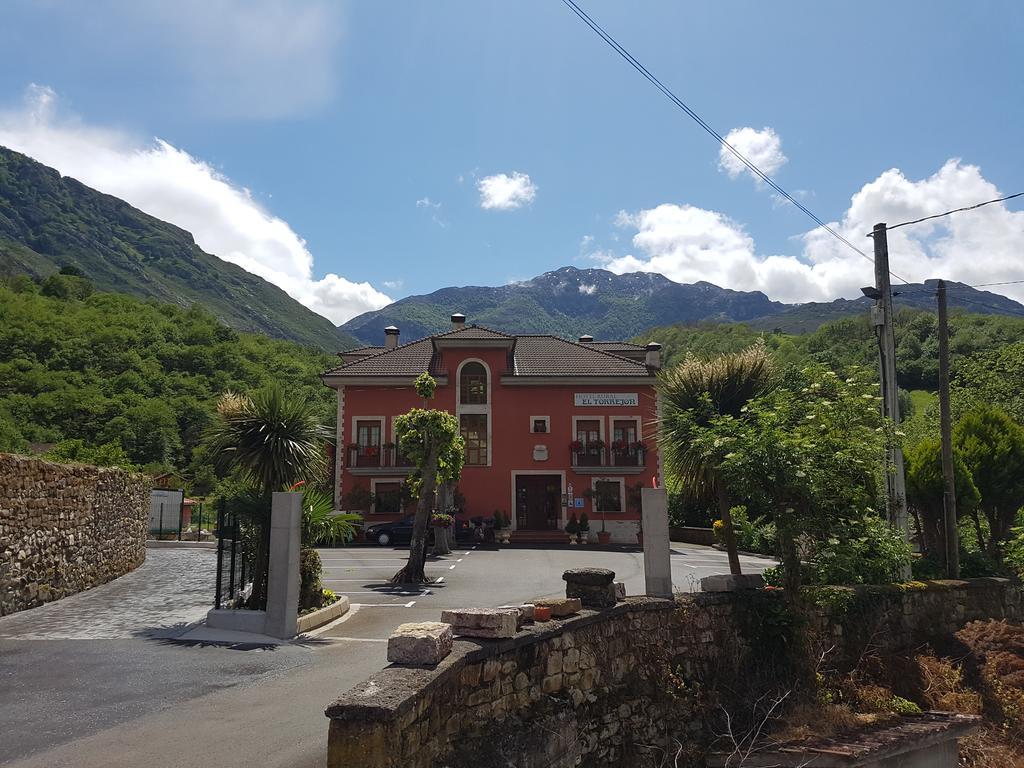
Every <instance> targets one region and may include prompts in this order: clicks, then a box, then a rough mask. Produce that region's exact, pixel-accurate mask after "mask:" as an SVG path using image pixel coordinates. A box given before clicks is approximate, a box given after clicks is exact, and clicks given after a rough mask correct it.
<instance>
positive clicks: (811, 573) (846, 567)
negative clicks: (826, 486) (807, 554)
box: [805, 515, 910, 584]
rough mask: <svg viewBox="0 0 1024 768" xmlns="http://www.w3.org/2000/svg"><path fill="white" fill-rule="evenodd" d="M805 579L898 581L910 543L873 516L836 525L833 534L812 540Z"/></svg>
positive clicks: (875, 582) (835, 581)
mask: <svg viewBox="0 0 1024 768" xmlns="http://www.w3.org/2000/svg"><path fill="white" fill-rule="evenodd" d="M812 547H813V551H812V556H811V558H810V561H809V562H808V563H807V564H806V566H805V578H806V580H807V582H808V583H810V584H889V583H891V582H894V581H899V580H900V572H901V569H902V567H903V564H904V563H906V562H907V560H908V559H909V558H910V545H909V544H908V543H907V542H906V541H905V540H904V539H903V536H902V535H900V534H899V533H898V532H896V531H894V530H893V529H892V528H891V527H890V526H889V524H888V523H887V522H886V521H885V520H882V519H881V518H880V517H877V516H875V515H866V516H865V517H864V518H862V519H861V520H859V521H856V522H854V521H849V522H848V523H847V524H846V525H844V526H841V530H840V529H839V528H838V527H837V530H836V532H835V535H834V536H832V537H829V538H828V539H826V540H824V541H821V542H813V543H812Z"/></svg>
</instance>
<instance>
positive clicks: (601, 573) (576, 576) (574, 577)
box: [562, 568, 615, 587]
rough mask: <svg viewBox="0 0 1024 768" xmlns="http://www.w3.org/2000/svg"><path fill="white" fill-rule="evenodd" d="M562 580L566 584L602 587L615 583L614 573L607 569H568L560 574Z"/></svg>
mask: <svg viewBox="0 0 1024 768" xmlns="http://www.w3.org/2000/svg"><path fill="white" fill-rule="evenodd" d="M562 579H563V580H564V581H565V582H566V583H567V584H582V585H584V586H587V587H604V586H607V585H609V584H611V583H612V582H613V581H615V571H610V570H608V569H607V568H570V569H569V570H567V571H565V572H564V573H563V574H562Z"/></svg>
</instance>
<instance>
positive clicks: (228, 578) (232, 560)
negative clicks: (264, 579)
mask: <svg viewBox="0 0 1024 768" xmlns="http://www.w3.org/2000/svg"><path fill="white" fill-rule="evenodd" d="M248 555H249V548H248V547H247V546H246V541H245V538H244V536H243V531H242V526H241V525H240V524H239V520H238V514H237V513H236V512H229V511H228V510H227V505H226V504H225V500H224V499H220V500H218V503H217V594H216V597H215V598H214V602H213V605H214V607H215V608H235V607H238V603H239V602H241V598H242V597H244V594H245V588H246V587H247V586H248V583H249V582H251V581H252V568H251V566H250V564H249V562H248V561H249V556H248Z"/></svg>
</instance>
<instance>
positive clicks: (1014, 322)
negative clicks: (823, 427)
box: [636, 309, 1024, 391]
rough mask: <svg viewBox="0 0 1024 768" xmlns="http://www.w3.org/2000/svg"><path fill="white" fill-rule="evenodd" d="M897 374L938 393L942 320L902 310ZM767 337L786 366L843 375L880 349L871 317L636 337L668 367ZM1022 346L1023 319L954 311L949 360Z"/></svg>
mask: <svg viewBox="0 0 1024 768" xmlns="http://www.w3.org/2000/svg"><path fill="white" fill-rule="evenodd" d="M895 327H896V369H897V371H896V372H897V375H898V377H899V383H900V386H901V387H902V388H904V389H908V390H911V389H926V390H932V391H933V390H935V389H936V388H937V387H938V378H939V369H938V356H939V341H938V321H937V318H936V316H935V314H934V313H931V312H926V311H923V310H917V309H901V310H899V311H898V312H897V313H896V326H895ZM758 338H764V340H765V342H766V343H767V344H768V346H769V347H770V348H771V349H772V350H774V351H775V353H776V357H777V358H778V359H779V360H780V362H783V363H789V362H794V363H800V362H804V361H817V362H821V363H825V364H827V365H829V366H830V367H832V368H834V369H836V370H841V369H843V368H845V367H847V366H850V365H864V366H869V367H874V366H877V364H878V347H877V346H876V342H875V336H874V332H873V330H872V328H871V325H870V323H869V321H868V317H867V314H866V313H865V314H864V315H861V316H857V317H848V318H844V319H842V320H834V321H832V322H829V323H825V324H824V325H822V326H821V327H819V328H818V329H817V330H815V331H813V332H812V333H805V334H791V333H782V332H770V331H763V330H759V329H757V328H753V327H751V326H749V325H745V324H742V323H730V324H698V325H691V326H688V325H672V326H668V327H663V328H654V329H651V330H650V331H646V332H645V333H644V334H643V336H641V337H637V339H636V341H637V342H640V343H642V342H647V341H650V340H651V339H654V340H657V341H659V342H661V344H662V345H663V346H664V353H663V354H664V359H665V362H666V365H674V364H675V363H678V362H680V361H681V360H682V359H683V358H684V357H685V356H686V355H687V354H688V353H691V352H692V353H693V354H695V355H697V356H709V355H714V354H718V353H721V352H734V351H738V350H740V349H743V348H745V347H748V346H750V345H751V344H752V343H753V342H754V341H755V340H756V339H758ZM1021 341H1024V318H1018V317H1003V316H998V315H975V314H970V313H966V312H962V311H955V312H953V313H952V314H951V315H950V355H951V358H952V361H953V364H954V366H955V365H956V363H957V362H958V361H959V360H962V359H965V358H968V357H971V356H974V355H979V354H985V353H990V352H993V351H996V350H999V349H1001V348H1002V347H1005V346H1006V345H1008V344H1013V343H1015V342H1021Z"/></svg>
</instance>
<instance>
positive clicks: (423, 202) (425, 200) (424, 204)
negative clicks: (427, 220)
mask: <svg viewBox="0 0 1024 768" xmlns="http://www.w3.org/2000/svg"><path fill="white" fill-rule="evenodd" d="M416 207H417V208H435V209H436V208H440V207H441V204H440V203H435V202H434V201H433V200H431V199H430V198H429V197H421V198H420V199H419V200H417V201H416Z"/></svg>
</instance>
